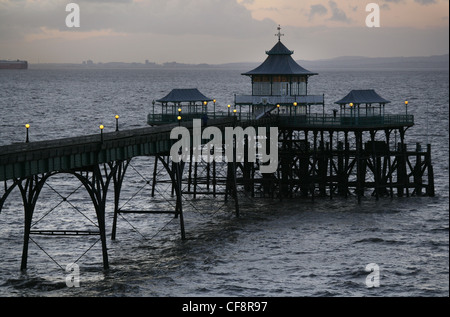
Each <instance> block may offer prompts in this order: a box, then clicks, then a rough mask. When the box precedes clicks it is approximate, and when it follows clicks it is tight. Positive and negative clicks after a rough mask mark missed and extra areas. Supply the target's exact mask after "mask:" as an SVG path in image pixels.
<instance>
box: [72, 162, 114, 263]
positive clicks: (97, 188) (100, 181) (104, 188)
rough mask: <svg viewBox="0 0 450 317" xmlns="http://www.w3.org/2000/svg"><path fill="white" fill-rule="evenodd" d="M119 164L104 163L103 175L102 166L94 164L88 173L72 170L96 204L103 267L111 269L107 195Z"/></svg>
mask: <svg viewBox="0 0 450 317" xmlns="http://www.w3.org/2000/svg"><path fill="white" fill-rule="evenodd" d="M107 166H109V168H110V171H109V172H108V170H107ZM118 166H119V164H116V165H114V164H113V163H109V164H104V165H103V167H104V172H105V174H104V175H102V172H101V169H100V166H98V165H94V166H92V167H91V169H90V170H88V173H87V174H86V175H83V174H82V173H78V172H72V173H71V174H73V175H74V176H76V177H77V178H78V179H79V180H80V182H81V183H82V184H83V185H84V187H85V188H86V190H87V192H88V193H89V196H90V197H91V200H92V203H93V204H94V208H95V213H96V215H97V221H98V227H99V231H100V240H101V243H102V256H103V268H104V269H105V270H107V269H109V261H108V251H107V245H106V224H105V206H106V195H107V193H108V187H109V183H110V182H111V179H112V177H113V175H114V174H116V170H117V169H118ZM89 171H90V172H91V173H92V177H91V178H90V179H89Z"/></svg>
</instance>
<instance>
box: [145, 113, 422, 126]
mask: <svg viewBox="0 0 450 317" xmlns="http://www.w3.org/2000/svg"><path fill="white" fill-rule="evenodd" d="M180 116H181V123H183V122H190V121H192V120H194V119H202V120H209V119H221V118H227V117H236V118H237V120H239V121H249V120H255V118H254V117H253V115H252V114H251V113H233V112H216V113H208V114H205V113H185V114H180ZM269 116H270V117H271V118H277V121H278V124H279V125H280V126H283V127H287V128H290V127H292V128H295V127H330V128H333V127H335V128H338V127H339V128H346V127H349V128H351V127H378V126H380V127H389V126H412V125H414V116H413V115H396V114H386V115H368V116H354V115H353V116H351V115H336V116H334V115H324V114H320V113H315V114H308V115H287V114H274V113H271V114H270V115H269ZM178 121H179V120H178V115H172V114H149V115H148V118H147V122H148V124H150V125H162V124H170V123H176V122H178Z"/></svg>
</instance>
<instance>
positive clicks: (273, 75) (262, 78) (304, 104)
mask: <svg viewBox="0 0 450 317" xmlns="http://www.w3.org/2000/svg"><path fill="white" fill-rule="evenodd" d="M280 30H281V28H280V27H278V31H279V32H278V34H277V36H278V42H277V43H276V44H275V46H274V47H273V48H272V49H271V50H269V51H266V54H267V55H268V56H267V58H266V60H265V61H264V62H263V63H262V64H261V65H260V66H258V67H257V68H255V69H253V70H251V71H248V72H246V73H243V74H242V75H244V76H248V77H250V79H251V82H252V94H251V95H237V96H236V97H235V105H236V106H239V107H240V109H241V111H240V112H242V107H244V110H245V107H248V112H249V113H250V117H252V118H256V119H259V118H261V117H263V116H264V115H266V114H268V113H270V112H272V111H274V110H275V112H276V113H277V114H278V115H288V116H298V115H300V116H301V115H307V114H308V113H311V106H312V105H321V106H322V110H323V107H324V95H319V96H315V95H308V79H309V77H311V76H314V75H318V73H314V72H311V71H309V70H307V69H305V68H303V67H302V66H300V65H299V64H298V63H297V62H296V61H295V60H294V59H293V58H292V54H294V52H293V51H291V50H289V49H288V48H287V47H286V46H285V45H284V44H283V43H282V42H281V36H282V34H281V33H280ZM244 112H245V111H244Z"/></svg>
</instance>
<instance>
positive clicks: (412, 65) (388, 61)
mask: <svg viewBox="0 0 450 317" xmlns="http://www.w3.org/2000/svg"><path fill="white" fill-rule="evenodd" d="M297 62H298V63H299V64H300V65H302V66H303V67H306V68H309V69H315V70H320V69H327V70H342V69H345V70H358V69H374V68H375V69H380V70H381V69H383V70H388V69H392V70H395V69H421V70H423V69H434V70H448V69H449V54H445V55H435V56H418V57H376V58H375V57H361V56H343V57H337V58H333V59H323V60H314V61H309V60H299V61H297ZM256 65H258V63H257V62H237V63H225V64H206V63H202V64H186V63H178V62H168V63H163V64H157V63H153V62H148V61H146V62H144V63H139V62H131V63H127V62H107V63H102V62H93V61H84V62H83V63H79V64H75V63H39V64H35V63H29V68H30V69H42V68H71V69H72V68H75V69H201V68H235V69H236V68H237V69H247V68H252V67H255V66H256Z"/></svg>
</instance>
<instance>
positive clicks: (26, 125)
mask: <svg viewBox="0 0 450 317" xmlns="http://www.w3.org/2000/svg"><path fill="white" fill-rule="evenodd" d="M25 128H26V129H27V138H26V140H25V143H29V142H30V139H29V138H28V129H29V128H30V125H29V124H28V123H27V124H25Z"/></svg>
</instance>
